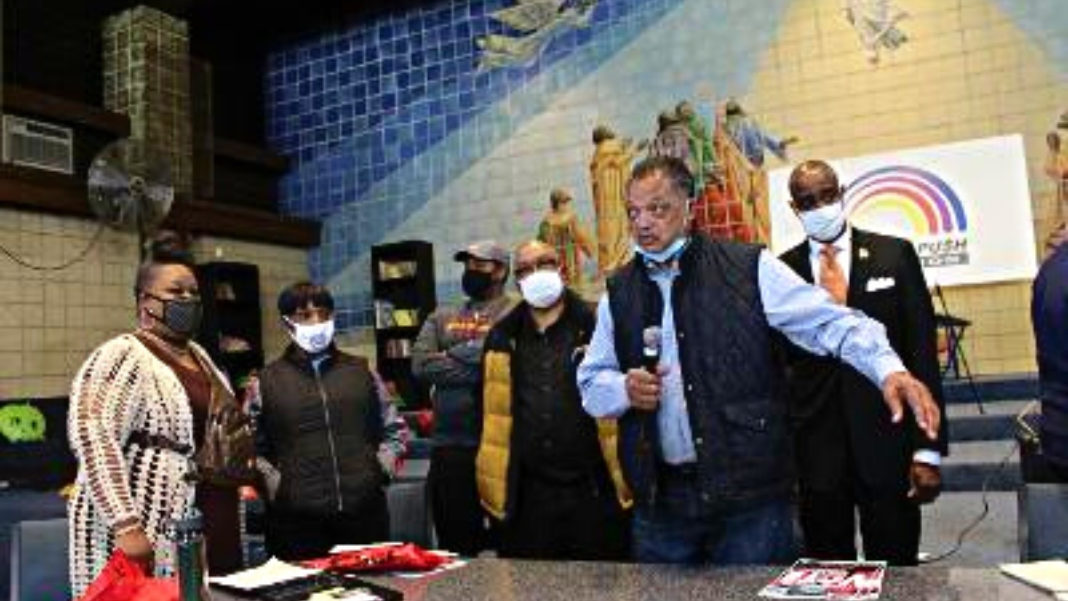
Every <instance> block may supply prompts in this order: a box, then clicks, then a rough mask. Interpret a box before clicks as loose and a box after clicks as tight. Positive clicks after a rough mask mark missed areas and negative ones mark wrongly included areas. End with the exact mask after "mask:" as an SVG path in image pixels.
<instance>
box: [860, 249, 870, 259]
mask: <svg viewBox="0 0 1068 601" xmlns="http://www.w3.org/2000/svg"><path fill="white" fill-rule="evenodd" d="M857 254H858V255H860V258H861V259H867V258H868V249H866V248H864V247H861V248H860V250H859V251H858V252H857Z"/></svg>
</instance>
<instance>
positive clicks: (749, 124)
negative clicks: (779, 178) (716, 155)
mask: <svg viewBox="0 0 1068 601" xmlns="http://www.w3.org/2000/svg"><path fill="white" fill-rule="evenodd" d="M723 127H724V129H726V131H727V135H728V136H730V138H731V141H733V142H734V145H735V146H737V147H738V150H740V151H741V152H742V154H743V155H745V158H746V159H748V160H749V162H750V163H751V164H752V165H753V167H756V168H757V169H762V168H763V167H764V151H765V150H767V151H770V152H771V153H772V154H774V155H775V156H776V157H778V158H779V160H781V161H785V160H787V158H786V147H787V146H789V145H791V144H794V143H796V142H797V141H798V138H797V136H789V137H786V138H779V137H777V136H775V135H772V134H771V133H769V132H768V131H767V130H766V129H764V128H763V127H762V126H761V125H760V123H758V122H757V121H756V119H754V118H753V117H751V116H749V114H748V113H746V111H745V109H744V108H742V105H741V104H740V103H739V102H738V101H737V100H735V99H733V98H731V99H729V100H727V103H726V105H725V107H724V120H723Z"/></svg>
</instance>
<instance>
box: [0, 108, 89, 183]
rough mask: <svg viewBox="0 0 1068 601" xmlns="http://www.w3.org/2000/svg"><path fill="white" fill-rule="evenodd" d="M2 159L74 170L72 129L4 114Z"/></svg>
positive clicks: (23, 163)
mask: <svg viewBox="0 0 1068 601" xmlns="http://www.w3.org/2000/svg"><path fill="white" fill-rule="evenodd" d="M3 160H4V162H5V163H11V164H13V165H22V166H25V167H33V168H35V169H45V170H47V171H58V172H60V173H67V174H73V173H74V130H72V129H71V128H69V127H61V126H58V125H52V124H51V123H43V122H41V121H34V120H32V119H26V118H25V117H17V116H15V115H4V144H3Z"/></svg>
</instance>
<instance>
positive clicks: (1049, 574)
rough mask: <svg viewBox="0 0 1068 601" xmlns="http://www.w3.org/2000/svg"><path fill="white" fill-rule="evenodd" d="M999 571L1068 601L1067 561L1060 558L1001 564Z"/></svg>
mask: <svg viewBox="0 0 1068 601" xmlns="http://www.w3.org/2000/svg"><path fill="white" fill-rule="evenodd" d="M1001 571H1002V572H1004V573H1005V574H1007V575H1009V576H1012V577H1013V578H1015V579H1017V580H1020V581H1022V582H1026V583H1027V584H1030V585H1031V586H1036V587H1038V588H1040V589H1042V590H1044V591H1049V592H1051V593H1053V594H1054V595H1055V596H1056V597H1057V599H1061V600H1063V601H1068V563H1065V562H1064V561H1063V560H1060V559H1052V560H1048V561H1032V562H1030V563H1005V564H1001Z"/></svg>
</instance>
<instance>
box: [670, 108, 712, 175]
mask: <svg viewBox="0 0 1068 601" xmlns="http://www.w3.org/2000/svg"><path fill="white" fill-rule="evenodd" d="M675 115H676V117H677V118H678V120H679V121H680V122H682V124H683V125H685V126H686V128H687V129H688V130H689V133H690V161H689V162H690V165H692V166H693V174H694V181H695V184H696V186H697V189H698V190H701V189H703V188H704V187H705V184H706V183H709V182H712V183H714V182H715V181H716V180H718V179H719V173H720V169H719V161H718V160H717V157H716V150H715V147H714V146H713V145H712V131H711V130H709V129H708V125H706V124H705V121H704V119H701V116H700V115H698V114H697V111H696V110H694V108H693V105H692V104H690V103H689V101H686V100H683V101H682V102H680V103H679V104H678V105H676V106H675Z"/></svg>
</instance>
